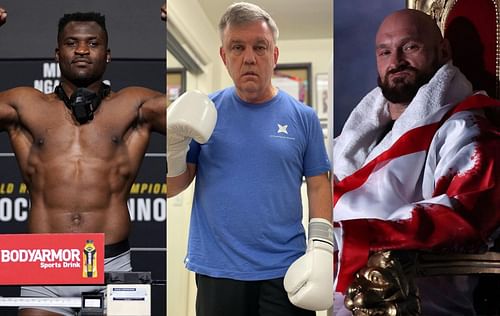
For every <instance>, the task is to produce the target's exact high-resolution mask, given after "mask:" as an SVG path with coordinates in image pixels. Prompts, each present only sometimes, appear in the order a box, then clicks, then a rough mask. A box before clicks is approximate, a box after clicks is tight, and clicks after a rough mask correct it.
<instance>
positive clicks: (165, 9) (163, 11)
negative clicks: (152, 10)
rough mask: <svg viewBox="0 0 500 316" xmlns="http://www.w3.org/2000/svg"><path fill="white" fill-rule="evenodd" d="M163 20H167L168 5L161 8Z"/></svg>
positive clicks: (165, 4)
mask: <svg viewBox="0 0 500 316" xmlns="http://www.w3.org/2000/svg"><path fill="white" fill-rule="evenodd" d="M161 19H162V20H163V21H166V20H167V3H164V4H163V5H162V6H161Z"/></svg>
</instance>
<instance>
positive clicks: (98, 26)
mask: <svg viewBox="0 0 500 316" xmlns="http://www.w3.org/2000/svg"><path fill="white" fill-rule="evenodd" d="M5 21H6V13H5V10H3V9H1V8H0V25H2V24H3V23H5ZM57 40H58V47H57V48H56V50H55V58H56V61H57V62H59V65H60V68H61V86H60V88H58V89H56V91H57V90H59V93H51V94H43V93H42V92H40V91H38V90H36V89H34V88H31V87H19V88H14V89H11V90H8V91H5V92H2V93H0V131H6V132H7V133H8V135H9V139H10V142H11V145H12V148H13V151H14V153H15V155H16V159H17V162H18V165H19V167H20V170H21V173H22V176H23V179H24V181H25V183H26V185H27V186H28V188H29V192H30V199H31V210H30V217H29V220H28V227H29V231H30V232H31V233H69V232H71V233H79V232H87V233H89V232H92V233H94V232H102V233H105V244H106V251H105V252H106V253H105V255H106V260H105V265H106V270H115V271H116V270H125V271H126V270H130V269H131V267H130V251H129V249H128V243H127V242H126V241H127V237H128V235H129V230H130V225H131V224H130V218H129V213H128V209H127V197H128V193H129V191H130V187H131V185H132V183H133V181H134V179H135V176H136V174H137V172H138V169H139V166H140V164H141V161H142V158H143V156H144V154H145V151H146V148H147V145H148V142H149V138H150V135H151V133H152V132H159V133H162V134H165V131H166V122H165V121H166V114H165V110H166V101H165V95H164V94H161V93H159V92H155V91H152V90H149V89H146V88H142V87H129V88H125V89H123V90H120V91H118V92H113V91H110V90H109V87H108V88H106V87H105V86H104V85H103V84H102V77H103V74H104V72H105V69H106V64H107V63H109V62H110V58H111V56H110V50H109V49H108V46H107V44H108V36H107V31H106V27H105V21H104V16H102V15H100V14H96V13H84V14H81V13H76V14H69V15H65V16H64V17H63V18H62V19H61V20H60V23H59V32H58V37H57ZM82 88H85V89H87V90H82ZM74 93H75V95H76V94H78V95H79V96H78V97H76V96H75V95H73V94H74ZM94 93H95V94H94ZM96 96H97V99H99V98H102V101H101V103H100V105H98V107H97V109H95V111H93V110H92V109H91V107H90V106H88V105H82V104H85V103H86V101H89V100H91V99H92V98H93V97H96ZM64 99H66V101H64ZM72 101H74V102H73V103H78V104H77V105H73V106H75V108H76V111H73V110H71V109H70V108H71V103H72ZM82 102H83V103H82ZM89 102H90V101H89ZM66 103H67V104H66ZM97 103H98V102H95V104H97ZM94 106H95V105H94ZM70 288H74V289H70ZM88 290H93V288H91V289H89V287H85V288H84V289H83V290H82V288H81V287H80V288H77V287H67V286H66V287H50V290H49V288H47V287H22V289H21V295H22V296H48V295H51V296H53V295H54V293H56V294H55V295H59V296H79V295H80V293H81V292H82V291H88ZM60 314H62V315H74V311H71V310H70V309H66V310H63V309H56V308H40V309H29V308H27V309H23V308H21V310H20V315H24V316H25V315H43V316H45V315H60Z"/></svg>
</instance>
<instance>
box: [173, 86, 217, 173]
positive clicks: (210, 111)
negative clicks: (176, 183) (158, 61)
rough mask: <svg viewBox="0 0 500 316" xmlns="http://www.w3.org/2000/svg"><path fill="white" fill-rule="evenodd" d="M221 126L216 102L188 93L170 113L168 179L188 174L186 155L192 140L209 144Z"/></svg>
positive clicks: (197, 93)
mask: <svg viewBox="0 0 500 316" xmlns="http://www.w3.org/2000/svg"><path fill="white" fill-rule="evenodd" d="M216 122H217V110H216V109H215V105H214V104H213V102H212V100H210V99H209V98H208V97H207V96H206V95H205V94H203V93H201V92H199V91H188V92H186V93H184V94H182V95H181V96H180V97H178V98H177V99H176V100H175V101H174V102H173V103H172V104H170V106H169V107H168V109H167V165H168V173H167V177H176V176H178V175H181V174H183V173H184V172H185V171H186V168H187V165H186V154H187V152H188V150H189V143H190V142H191V140H192V139H194V140H195V141H196V142H198V143H200V144H204V143H206V142H207V141H208V139H209V138H210V136H211V135H212V132H213V130H214V128H215V123H216Z"/></svg>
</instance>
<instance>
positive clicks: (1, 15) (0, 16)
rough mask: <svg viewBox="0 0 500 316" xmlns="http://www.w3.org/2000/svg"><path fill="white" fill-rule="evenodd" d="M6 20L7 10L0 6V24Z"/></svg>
mask: <svg viewBox="0 0 500 316" xmlns="http://www.w3.org/2000/svg"><path fill="white" fill-rule="evenodd" d="M5 22H7V10H5V9H4V8H1V7H0V26H1V25H4V24H5Z"/></svg>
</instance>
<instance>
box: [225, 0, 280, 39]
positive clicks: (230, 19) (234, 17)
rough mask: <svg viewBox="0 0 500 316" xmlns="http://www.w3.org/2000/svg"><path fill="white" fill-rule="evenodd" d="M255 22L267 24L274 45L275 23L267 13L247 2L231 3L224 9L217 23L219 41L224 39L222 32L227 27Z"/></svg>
mask: <svg viewBox="0 0 500 316" xmlns="http://www.w3.org/2000/svg"><path fill="white" fill-rule="evenodd" d="M255 21H264V22H266V23H267V25H268V26H269V28H270V29H271V31H272V33H273V41H274V43H275V44H276V42H277V41H278V36H279V30H278V26H277V25H276V22H274V20H273V18H272V17H271V15H269V13H267V12H266V11H264V10H263V9H262V8H261V7H259V6H257V5H255V4H252V3H248V2H237V3H233V4H232V5H230V6H229V7H228V8H227V9H226V12H224V14H223V15H222V17H221V19H220V22H219V33H220V37H221V40H223V38H224V37H223V35H224V30H225V29H226V27H227V26H229V25H242V24H246V23H249V22H255Z"/></svg>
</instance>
